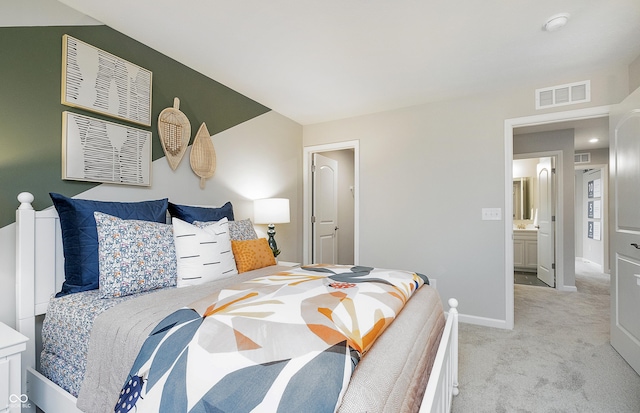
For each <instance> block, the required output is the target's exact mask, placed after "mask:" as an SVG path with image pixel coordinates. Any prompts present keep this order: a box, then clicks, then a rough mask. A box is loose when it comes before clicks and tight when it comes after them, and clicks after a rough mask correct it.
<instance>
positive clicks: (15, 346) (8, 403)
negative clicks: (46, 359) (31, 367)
mask: <svg viewBox="0 0 640 413" xmlns="http://www.w3.org/2000/svg"><path fill="white" fill-rule="evenodd" d="M27 340H28V338H27V337H25V336H23V335H22V334H20V333H18V332H17V331H15V330H14V329H12V328H10V327H9V326H7V325H6V324H3V323H0V413H9V412H10V413H17V412H20V411H21V410H22V404H23V403H24V404H27V403H28V402H29V401H28V399H27V396H26V394H23V393H22V390H21V389H20V383H21V371H22V366H21V358H22V357H21V353H22V352H23V351H24V350H26V348H27V344H26V343H27Z"/></svg>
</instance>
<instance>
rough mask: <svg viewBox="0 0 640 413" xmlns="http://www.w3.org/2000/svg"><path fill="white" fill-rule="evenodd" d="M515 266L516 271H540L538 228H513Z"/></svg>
mask: <svg viewBox="0 0 640 413" xmlns="http://www.w3.org/2000/svg"><path fill="white" fill-rule="evenodd" d="M513 267H514V270H516V271H528V272H534V273H535V272H537V271H538V230H537V229H514V230H513Z"/></svg>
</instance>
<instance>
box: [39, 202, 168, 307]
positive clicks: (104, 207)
mask: <svg viewBox="0 0 640 413" xmlns="http://www.w3.org/2000/svg"><path fill="white" fill-rule="evenodd" d="M49 195H50V196H51V200H52V201H53V205H54V206H55V207H56V211H58V216H59V217H60V227H61V228H62V249H63V251H64V276H65V281H64V284H63V285H62V290H61V291H60V292H58V294H56V297H62V296H64V295H67V294H71V293H77V292H80V291H89V290H95V289H97V288H98V279H99V267H98V234H97V232H96V221H95V219H94V217H93V213H94V211H100V212H104V213H105V214H109V215H113V216H117V217H119V218H123V219H141V220H145V221H154V222H166V219H167V204H168V200H167V199H166V198H165V199H159V200H154V201H144V202H103V201H92V200H87V199H73V198H67V197H66V196H64V195H60V194H56V193H50V194H49Z"/></svg>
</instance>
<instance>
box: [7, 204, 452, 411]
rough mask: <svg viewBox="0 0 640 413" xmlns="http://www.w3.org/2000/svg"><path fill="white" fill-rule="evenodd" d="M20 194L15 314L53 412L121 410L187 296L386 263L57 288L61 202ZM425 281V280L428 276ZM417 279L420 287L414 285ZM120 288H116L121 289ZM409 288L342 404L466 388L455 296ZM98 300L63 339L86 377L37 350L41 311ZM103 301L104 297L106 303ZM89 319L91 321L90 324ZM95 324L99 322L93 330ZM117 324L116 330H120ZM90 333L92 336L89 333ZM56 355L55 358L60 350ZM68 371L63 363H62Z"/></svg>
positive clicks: (422, 402) (415, 399) (32, 398)
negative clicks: (149, 349) (103, 290)
mask: <svg viewBox="0 0 640 413" xmlns="http://www.w3.org/2000/svg"><path fill="white" fill-rule="evenodd" d="M18 200H19V202H20V206H19V208H18V210H17V211H16V230H17V233H16V272H17V276H16V289H17V311H16V313H17V323H16V324H17V329H18V330H19V331H20V332H21V333H22V334H24V335H25V336H27V337H28V338H29V342H28V346H27V351H26V352H25V353H24V354H23V374H22V380H23V392H24V393H25V394H27V396H28V399H29V404H30V407H31V409H33V411H35V406H37V407H38V408H40V409H41V410H42V411H44V412H46V413H56V412H81V411H85V412H86V411H92V412H93V411H97V410H96V406H100V408H102V407H103V406H104V411H113V410H114V401H115V400H116V399H117V395H118V392H119V391H120V390H124V388H125V387H126V386H123V383H124V384H126V383H127V380H126V379H128V378H130V377H131V376H132V375H133V374H132V371H133V370H131V371H130V370H129V368H131V369H133V367H131V366H132V364H133V366H134V367H135V365H136V363H134V361H137V359H138V358H139V356H140V354H139V353H142V352H143V351H142V349H144V347H145V346H146V345H147V344H145V343H146V342H147V341H148V340H149V338H150V337H151V335H152V334H151V333H152V331H155V330H154V328H157V327H158V326H159V325H161V324H159V323H162V322H163V320H164V319H165V318H166V317H169V316H171V315H173V314H174V313H175V312H178V311H182V310H184V308H185V305H187V306H188V305H189V304H190V303H192V302H194V300H195V302H199V300H200V301H202V300H203V299H205V297H210V296H212V295H213V296H215V297H218V296H219V294H221V291H228V289H229V288H231V289H237V288H238V287H237V286H238V285H239V284H238V283H240V284H242V283H245V282H246V283H249V284H250V285H249V287H250V288H254V287H255V284H256V282H257V281H256V280H263V279H265V278H270V279H273V278H274V277H277V276H278V274H279V275H280V276H282V277H287V278H290V277H291V276H296V277H302V276H304V277H312V278H313V279H314V281H315V282H324V283H325V284H326V282H327V281H326V280H325V279H322V280H321V278H320V277H325V276H327V272H328V273H329V274H328V276H329V278H330V279H329V281H328V282H333V283H334V284H343V283H344V281H345V280H346V281H351V280H353V279H354V278H349V279H343V278H340V277H344V276H345V274H343V272H346V273H347V274H346V275H347V276H349V277H353V276H354V273H357V274H356V276H357V277H362V276H363V274H364V276H365V278H366V277H371V276H373V275H375V274H378V272H377V271H378V269H368V268H366V267H359V266H353V267H350V268H346V269H341V268H338V269H336V268H333V267H331V268H329V269H327V268H324V266H319V267H320V268H318V267H313V266H310V267H304V268H301V269H292V268H290V267H283V266H278V265H273V266H271V265H269V266H264V267H262V268H258V269H249V270H247V271H243V272H242V273H241V274H238V275H234V276H233V277H227V278H222V279H216V280H212V281H209V282H206V283H198V284H193V285H189V282H190V281H188V280H183V283H185V285H184V286H183V287H184V288H175V287H171V286H166V288H157V289H155V288H154V289H151V290H149V291H142V292H136V291H133V292H128V293H127V294H128V295H123V296H122V297H120V296H118V297H113V298H114V299H111V300H104V299H100V298H97V299H96V297H98V293H96V291H91V290H90V291H85V292H78V293H70V294H67V295H65V296H63V297H60V298H52V296H54V295H55V294H56V293H59V292H60V291H61V288H64V287H61V286H63V285H64V283H65V262H64V261H65V260H64V257H63V241H62V231H61V223H60V218H59V215H58V212H57V211H56V209H55V208H49V209H46V210H43V211H35V210H34V209H33V207H32V206H31V203H32V202H33V196H32V195H31V194H29V193H21V194H20V195H19V196H18ZM96 216H97V215H96ZM96 219H97V218H96ZM177 221H180V220H177ZM238 265H240V263H238ZM238 268H239V267H238ZM320 273H323V274H320ZM394 274H395V273H394ZM316 275H317V276H316ZM413 277H414V279H413V280H409V281H407V282H408V284H407V285H410V284H411V283H415V284H416V285H417V281H420V280H418V279H417V278H416V275H415V274H414V275H413ZM418 278H420V277H418ZM424 278H425V280H428V279H427V278H426V277H424ZM427 282H428V281H427ZM420 283H421V284H422V281H421V282H420ZM346 284H350V283H346ZM373 284H374V283H370V284H366V285H367V286H368V285H373ZM378 284H379V283H378ZM363 285H364V284H363ZM249 287H247V288H249ZM269 288H272V287H271V286H270V287H269ZM339 288H342V287H339ZM394 289H395V290H397V289H398V288H397V287H394ZM409 289H411V290H413V287H411V288H409ZM119 291H120V290H118V294H117V295H119V294H120V292H119ZM251 291H253V290H251ZM194 294H195V295H194ZM411 294H412V296H411V298H410V299H407V300H406V303H404V308H402V309H401V310H398V313H397V314H396V316H395V320H394V321H393V322H392V323H390V325H388V327H386V328H384V329H383V332H382V333H381V335H380V336H379V337H377V339H376V340H375V341H374V342H373V344H372V345H370V346H369V347H367V349H366V351H365V352H364V355H363V356H362V357H361V358H359V359H358V360H359V362H358V363H356V364H357V366H356V367H355V368H352V371H353V374H352V375H351V376H350V377H349V378H347V379H345V383H344V386H345V387H344V389H342V390H341V391H340V395H339V397H338V398H337V400H338V408H337V409H336V411H338V412H341V413H351V412H362V411H389V412H400V411H406V412H418V411H419V412H448V411H450V410H451V403H452V399H453V396H454V395H456V394H457V393H458V388H457V351H458V350H457V309H456V308H457V301H456V300H455V299H450V300H449V303H448V304H449V306H450V308H449V311H448V314H444V312H443V309H442V304H441V300H440V298H439V296H438V294H437V292H436V290H435V289H434V288H432V287H430V286H429V285H426V283H425V285H422V286H421V288H416V289H415V291H412V293H411ZM92 295H93V297H92ZM83 300H87V301H86V302H85V301H83ZM64 301H68V303H67V304H66V305H67V307H64V305H65V304H64ZM96 302H97V303H105V302H108V303H109V304H108V305H106V307H107V308H99V309H97V310H96V313H97V314H96V315H95V317H93V318H92V319H91V321H90V322H88V323H86V322H83V323H84V324H82V327H74V328H73V329H71V330H74V331H76V333H75V334H76V336H75V337H73V335H70V336H65V337H64V338H63V340H62V341H63V342H65V343H66V346H64V347H65V349H64V350H62V351H63V352H64V351H67V352H71V353H79V354H80V355H79V356H78V357H79V359H80V360H81V361H79V362H78V364H82V365H81V366H80V367H79V368H75V367H74V368H73V369H71V370H73V371H76V372H77V371H79V373H77V374H76V375H79V376H80V378H79V379H78V378H77V377H69V376H73V374H68V373H65V369H64V368H62V369H60V370H56V366H55V364H56V362H55V361H51V360H48V361H47V360H46V358H47V355H46V353H47V351H46V349H45V351H44V352H43V355H42V362H40V360H39V358H38V356H39V353H40V344H39V343H41V338H40V335H41V333H40V332H39V331H37V330H38V327H37V323H36V320H37V319H38V318H41V316H42V315H45V314H46V313H47V310H48V309H49V311H50V314H49V315H47V317H50V318H51V319H54V313H55V314H63V319H62V321H58V322H59V323H60V324H61V325H64V323H68V322H69V320H65V319H64V314H65V313H68V312H69V311H68V309H69V308H76V309H77V308H82V309H83V310H82V312H83V313H86V312H90V311H86V309H87V308H89V309H90V308H92V306H93V305H94V304H87V303H96ZM158 302H161V303H163V305H162V306H161V308H158V306H157V303H158ZM78 303H82V304H78ZM56 305H58V308H57V307H56ZM101 305H102V304H96V306H98V307H100V306H101ZM65 308H66V310H65ZM132 312H133V313H135V314H144V320H143V321H139V320H138V317H136V318H135V320H134V318H132V317H130V316H127V315H128V314H131V313H132ZM67 316H68V317H70V318H73V316H69V315H67ZM445 316H446V322H445ZM140 318H141V317H140ZM127 322H128V323H129V324H131V325H132V326H133V325H136V326H138V327H140V324H143V327H140V328H138V327H136V328H135V329H134V328H133V327H132V326H127ZM85 324H88V326H86V325H85ZM83 329H86V333H85V332H84V331H85V330H83ZM44 330H45V332H44V334H45V335H46V334H49V335H54V336H62V335H64V334H62V333H59V332H57V331H60V330H55V328H51V327H50V326H47V324H45V327H44ZM89 331H92V332H91V334H90V335H89V333H88V332H89ZM116 331H117V333H114V332H116ZM52 332H53V333H52ZM100 334H101V335H100ZM82 337H84V338H85V340H84V341H83V340H82ZM80 342H82V343H80ZM36 343H38V346H36ZM69 343H73V344H72V345H70V344H69ZM118 346H120V347H118ZM36 347H38V351H37V350H36ZM107 351H115V352H117V355H111V356H109V355H106V356H105V353H106V352H107ZM123 352H124V353H125V354H123ZM351 354H353V352H351ZM344 357H345V360H347V363H345V364H348V360H349V353H348V352H347V354H346V355H344ZM51 358H52V359H54V360H55V359H56V357H55V356H52V357H51ZM105 360H110V362H105ZM116 361H117V362H116ZM356 361H357V360H356ZM52 366H53V367H52ZM43 367H44V368H43ZM67 370H69V369H67ZM347 370H348V369H346V370H345V371H347ZM56 371H58V372H57V373H56ZM60 371H62V373H59V372H60ZM43 372H44V373H45V374H43ZM114 377H115V378H114ZM52 379H53V380H52ZM167 387H170V386H167ZM65 389H66V390H65ZM323 391H324V390H323ZM151 398H152V397H149V399H151ZM104 400H113V401H111V402H105V401H104ZM78 406H80V407H78ZM23 410H24V409H23ZM100 411H102V410H100Z"/></svg>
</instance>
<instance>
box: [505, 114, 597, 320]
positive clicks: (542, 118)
mask: <svg viewBox="0 0 640 413" xmlns="http://www.w3.org/2000/svg"><path fill="white" fill-rule="evenodd" d="M608 116H609V107H607V106H600V107H594V108H585V109H577V110H572V111H566V112H556V113H547V114H544V115H534V116H527V117H522V118H513V119H506V120H505V128H504V131H505V132H504V148H505V186H504V188H505V218H506V219H505V227H504V230H505V239H506V240H509V242H507V243H506V245H505V268H504V275H505V315H506V316H505V320H506V322H505V327H506V328H508V329H513V324H514V291H513V288H514V282H513V262H514V259H513V258H514V257H513V253H514V251H513V243H512V242H511V239H512V236H513V218H512V216H513V199H512V197H511V196H510V194H511V193H512V191H513V178H512V177H513V139H514V130H515V129H518V128H525V127H538V126H544V127H548V125H550V124H554V123H555V124H557V123H560V122H573V121H579V120H586V119H594V118H602V117H606V118H608ZM565 156H566V155H565ZM570 163H571V164H573V153H572V154H571V158H570ZM570 178H571V180H572V186H573V179H574V176H573V173H571V174H570ZM566 179H567V177H566V176H565V179H564V180H566ZM560 185H561V183H559V185H558V191H559V193H560V192H561V191H562V189H561V188H560ZM559 202H561V201H559ZM571 204H573V200H571ZM573 212H574V211H573V210H571V217H570V218H571V219H572V220H573ZM565 214H566V212H565ZM561 218H562V217H560V219H561ZM557 219H558V217H557ZM556 224H557V226H559V224H558V222H557V221H556ZM570 226H571V227H572V228H573V227H574V225H573V224H572V225H570ZM562 235H563V234H558V235H556V240H557V243H560V245H563V239H562ZM568 249H569V250H570V251H569V254H566V255H568V256H569V255H570V256H571V257H573V256H574V254H575V250H574V245H573V243H571V245H570V246H569V247H568ZM558 258H560V259H563V258H566V257H557V259H556V269H557V267H558V266H559V265H562V266H563V270H569V271H571V272H572V273H573V274H575V260H571V261H566V260H563V262H562V263H560V262H559V259H558ZM574 282H575V281H574ZM558 283H561V284H559V289H562V290H567V291H575V286H574V287H571V286H566V285H564V280H561V279H560V278H559V277H558Z"/></svg>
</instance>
